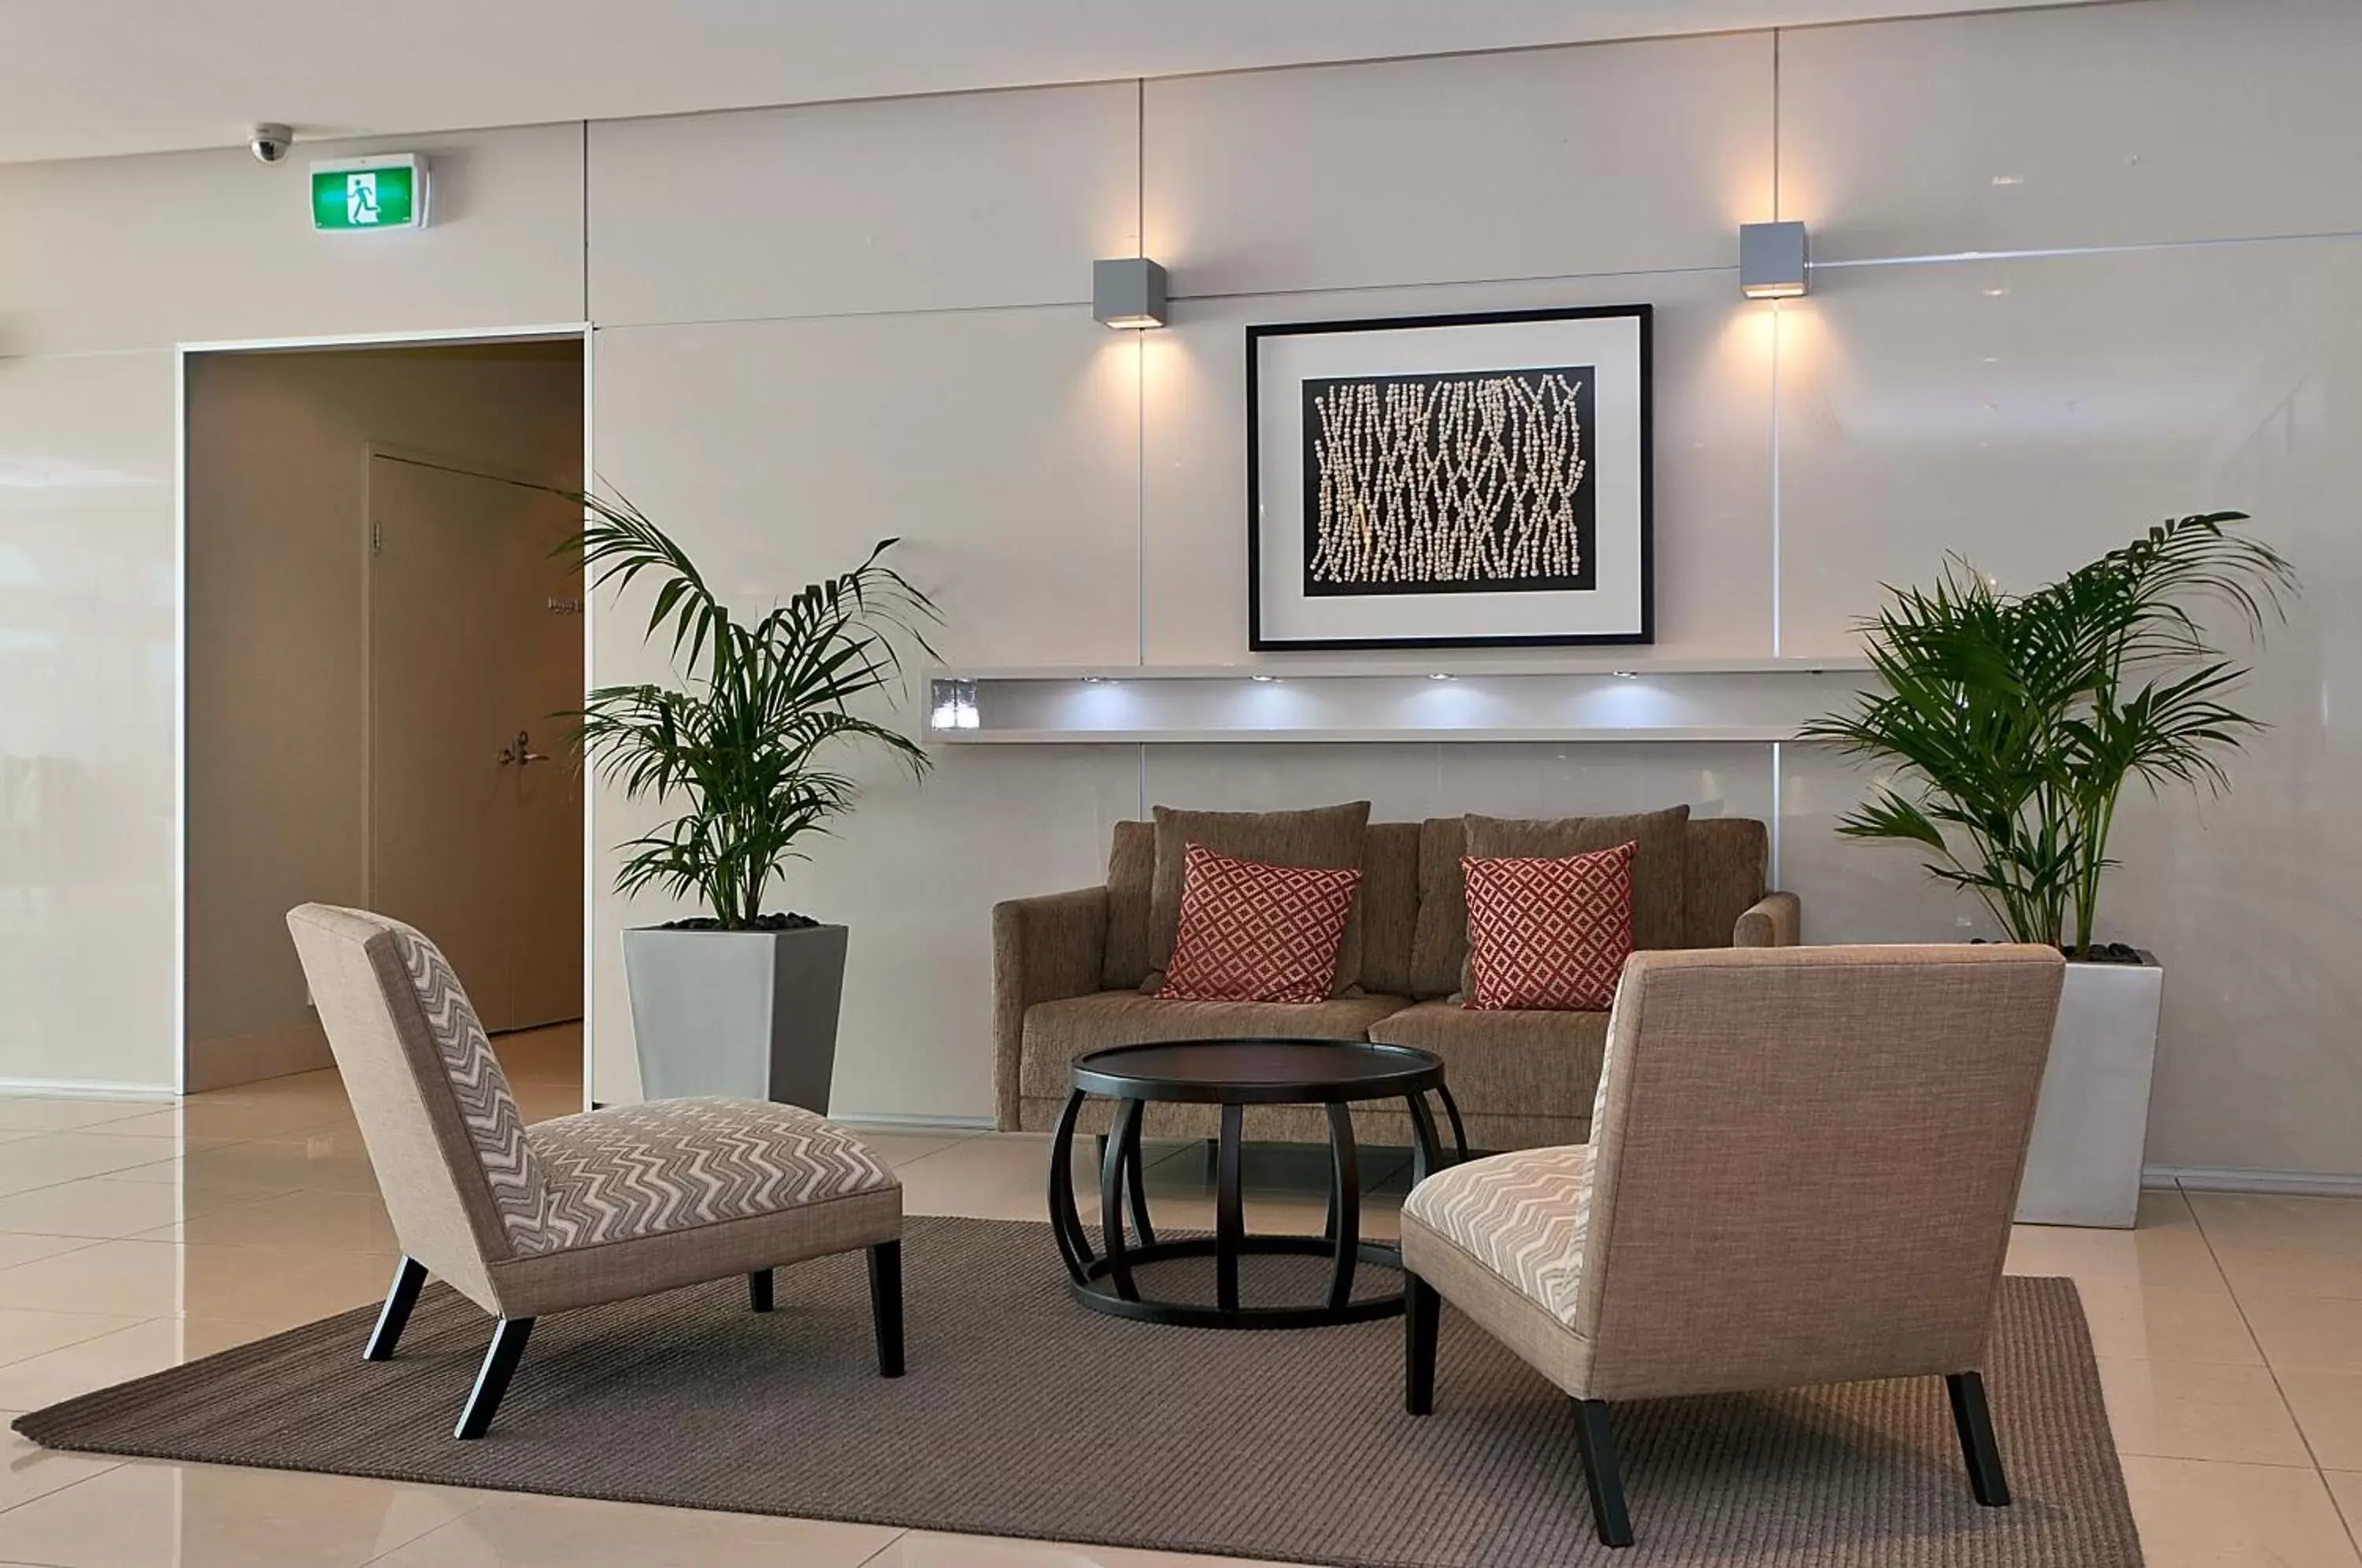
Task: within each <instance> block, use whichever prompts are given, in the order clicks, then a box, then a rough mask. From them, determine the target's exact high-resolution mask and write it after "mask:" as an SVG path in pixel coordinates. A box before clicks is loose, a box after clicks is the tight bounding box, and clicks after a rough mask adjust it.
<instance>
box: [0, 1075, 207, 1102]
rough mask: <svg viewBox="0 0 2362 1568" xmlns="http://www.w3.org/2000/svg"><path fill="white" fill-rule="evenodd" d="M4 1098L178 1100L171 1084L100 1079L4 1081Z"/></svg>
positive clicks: (0, 1091) (0, 1089)
mask: <svg viewBox="0 0 2362 1568" xmlns="http://www.w3.org/2000/svg"><path fill="white" fill-rule="evenodd" d="M0 1094H22V1095H42V1096H50V1097H54V1098H56V1099H180V1098H181V1091H180V1090H179V1089H178V1088H174V1087H173V1086H172V1085H171V1084H127V1083H117V1082H115V1081H113V1080H111V1079H96V1078H0Z"/></svg>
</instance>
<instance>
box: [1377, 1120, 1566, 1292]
mask: <svg viewBox="0 0 2362 1568" xmlns="http://www.w3.org/2000/svg"><path fill="white" fill-rule="evenodd" d="M1403 1217H1404V1218H1405V1219H1406V1220H1417V1221H1418V1223H1420V1224H1422V1225H1424V1226H1426V1227H1427V1228H1428V1229H1429V1230H1430V1231H1434V1232H1435V1233H1436V1234H1437V1235H1439V1236H1441V1237H1442V1238H1444V1240H1446V1241H1448V1242H1451V1243H1452V1244H1453V1245H1454V1246H1457V1247H1458V1248H1460V1250H1461V1251H1462V1252H1464V1253H1467V1254H1468V1255H1469V1256H1471V1257H1473V1258H1474V1259H1475V1260H1476V1261H1477V1262H1478V1263H1480V1264H1484V1265H1485V1267H1486V1268H1487V1269H1489V1270H1491V1271H1492V1272H1493V1273H1494V1274H1496V1275H1499V1276H1500V1277H1501V1278H1502V1279H1503V1280H1504V1281H1506V1282H1507V1284H1509V1285H1510V1286H1513V1287H1514V1288H1515V1289H1516V1290H1517V1291H1518V1294H1519V1295H1521V1296H1524V1297H1526V1298H1527V1299H1528V1300H1529V1301H1531V1302H1533V1303H1534V1305H1536V1306H1538V1307H1540V1309H1542V1310H1543V1311H1545V1312H1548V1313H1549V1314H1550V1315H1551V1317H1553V1318H1555V1319H1557V1320H1559V1321H1560V1322H1562V1323H1564V1324H1565V1325H1566V1326H1567V1327H1569V1328H1573V1327H1574V1307H1575V1287H1576V1286H1578V1285H1579V1284H1580V1283H1581V1281H1582V1277H1583V1238H1584V1231H1585V1230H1586V1229H1587V1228H1588V1226H1589V1224H1590V1220H1591V1145H1590V1144H1588V1143H1576V1144H1573V1145H1571V1146H1569V1147H1566V1148H1559V1149H1520V1150H1518V1151H1516V1152H1515V1153H1512V1154H1494V1155H1491V1156H1489V1157H1488V1158H1485V1159H1482V1160H1471V1161H1470V1162H1469V1163H1468V1164H1466V1165H1453V1166H1452V1167H1451V1168H1450V1169H1448V1170H1442V1171H1438V1172H1437V1173H1436V1174H1435V1175H1433V1176H1429V1177H1428V1178H1427V1179H1426V1180H1425V1181H1423V1182H1420V1183H1419V1184H1418V1186H1417V1187H1413V1188H1411V1192H1410V1196H1409V1197H1408V1198H1405V1199H1404V1200H1403Z"/></svg>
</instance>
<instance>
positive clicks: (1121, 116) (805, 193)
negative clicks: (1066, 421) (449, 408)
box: [590, 82, 1140, 325]
mask: <svg viewBox="0 0 2362 1568" xmlns="http://www.w3.org/2000/svg"><path fill="white" fill-rule="evenodd" d="M1139 125H1140V104H1139V90H1138V88H1137V87H1136V86H1135V85H1134V84H1132V83H1128V82H1127V83H1099V84H1096V85H1091V86H1083V87H1059V88H1050V89H1044V90H1041V91H1033V92H1019V93H977V94H961V95H955V96H947V97H937V98H913V99H903V100H900V101H880V102H870V103H857V104H822V105H811V106H809V107H803V108H791V109H760V110H751V111H747V112H745V113H738V114H724V115H699V116H687V117H682V118H673V119H654V120H621V121H613V122H608V123H602V124H598V125H594V126H592V127H590V159H591V169H592V173H593V178H592V180H591V182H590V303H591V310H592V314H593V315H594V316H595V318H596V319H597V320H598V321H600V322H601V323H602V324H605V325H624V324H631V323H641V322H679V321H714V320H729V319H737V318H743V317H754V316H772V315H834V314H839V313H844V312H856V311H890V310H954V309H961V308H972V307H976V306H982V305H1011V304H1072V303H1074V302H1076V301H1088V300H1089V298H1090V297H1091V267H1090V264H1091V259H1092V258H1094V257H1098V256H1130V255H1134V254H1136V253H1137V251H1138V245H1139V240H1138V236H1139V199H1138V194H1137V191H1138V187H1137V184H1136V182H1135V181H1134V178H1133V173H1134V170H1135V169H1136V167H1137V164H1138V159H1139Z"/></svg>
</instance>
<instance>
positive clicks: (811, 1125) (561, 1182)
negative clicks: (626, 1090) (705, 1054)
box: [525, 1097, 899, 1251]
mask: <svg viewBox="0 0 2362 1568" xmlns="http://www.w3.org/2000/svg"><path fill="white" fill-rule="evenodd" d="M525 1141H526V1142H527V1143H529V1144H530V1145H531V1146H532V1149H533V1153H534V1156H535V1159H536V1160H537V1161H538V1163H539V1164H540V1166H541V1173H542V1179H543V1181H544V1183H545V1184H546V1189H547V1192H548V1202H547V1206H546V1211H545V1218H544V1220H543V1224H544V1226H545V1227H546V1235H547V1244H548V1245H547V1248H536V1249H535V1250H536V1251H540V1250H548V1248H568V1247H588V1246H595V1245H597V1244H599V1243H601V1242H624V1241H635V1240H639V1239H642V1238H646V1237H649V1236H657V1235H662V1234H664V1233H666V1232H667V1231H685V1230H689V1229H691V1228H693V1227H695V1226H700V1225H714V1224H720V1223H722V1222H723V1221H724V1220H745V1219H750V1218H753V1217H756V1216H758V1215H765V1214H776V1213H779V1212H781V1211H783V1210H786V1209H800V1208H803V1207H805V1206H807V1205H810V1204H815V1203H826V1202H828V1201H830V1200H831V1199H833V1198H849V1197H852V1196H854V1195H855V1194H856V1193H865V1192H875V1191H879V1190H883V1189H886V1188H890V1187H896V1186H898V1185H899V1183H898V1182H897V1180H896V1177H895V1176H894V1172H893V1169H892V1167H890V1166H889V1165H887V1163H886V1162H885V1160H884V1159H882V1158H881V1157H879V1156H878V1155H877V1154H872V1153H870V1151H869V1150H868V1148H867V1147H866V1146H865V1145H864V1144H863V1143H861V1141H860V1140H859V1139H857V1138H855V1137H854V1136H853V1135H852V1134H851V1133H849V1132H844V1130H843V1129H842V1128H839V1127H835V1126H833V1125H832V1124H831V1123H830V1122H829V1121H827V1120H826V1119H825V1118H823V1117H821V1116H818V1115H815V1114H813V1113H812V1112H811V1111H809V1110H803V1109H802V1108H801V1107H800V1106H793V1105H779V1104H777V1103H775V1102H773V1101H770V1100H767V1099H722V1098H718V1097H699V1098H694V1099H657V1100H650V1101H648V1102H647V1103H646V1104H644V1105H619V1106H613V1107H610V1108H608V1109H607V1110H589V1111H584V1112H583V1113H581V1114H580V1115H579V1116H561V1117H558V1118H557V1119H556V1120H555V1121H543V1122H538V1123H536V1124H535V1125H534V1126H531V1127H528V1128H526V1129H525Z"/></svg>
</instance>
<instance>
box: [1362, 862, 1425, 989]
mask: <svg viewBox="0 0 2362 1568" xmlns="http://www.w3.org/2000/svg"><path fill="white" fill-rule="evenodd" d="M1418 837H1419V831H1418V823H1371V824H1370V835H1369V837H1368V838H1367V839H1366V840H1364V841H1363V846H1362V905H1361V908H1362V988H1363V990H1365V991H1374V992H1378V993H1380V994H1381V995H1385V996H1390V997H1407V996H1408V995H1410V944H1411V938H1412V935H1413V934H1414V933H1416V931H1417V930H1418Z"/></svg>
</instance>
